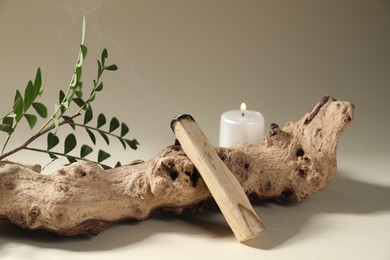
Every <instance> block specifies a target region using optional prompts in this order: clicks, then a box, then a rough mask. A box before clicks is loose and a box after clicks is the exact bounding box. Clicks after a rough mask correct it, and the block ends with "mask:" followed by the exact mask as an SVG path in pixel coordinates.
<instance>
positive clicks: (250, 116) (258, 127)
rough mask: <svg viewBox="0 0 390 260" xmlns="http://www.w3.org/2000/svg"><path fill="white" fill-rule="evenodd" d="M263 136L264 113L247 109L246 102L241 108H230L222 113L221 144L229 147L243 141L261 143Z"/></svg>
mask: <svg viewBox="0 0 390 260" xmlns="http://www.w3.org/2000/svg"><path fill="white" fill-rule="evenodd" d="M263 138H264V117H263V115H262V114H261V113H260V112H257V111H251V110H246V105H245V103H242V104H241V108H240V110H238V109H237V110H230V111H227V112H225V113H223V114H222V115H221V123H220V132H219V146H221V147H229V146H231V145H234V144H236V143H241V142H243V143H250V144H260V143H261V142H262V141H263Z"/></svg>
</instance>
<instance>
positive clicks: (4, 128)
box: [0, 124, 14, 135]
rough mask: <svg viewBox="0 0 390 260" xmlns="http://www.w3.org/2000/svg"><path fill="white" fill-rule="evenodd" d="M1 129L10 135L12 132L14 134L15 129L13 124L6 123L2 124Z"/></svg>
mask: <svg viewBox="0 0 390 260" xmlns="http://www.w3.org/2000/svg"><path fill="white" fill-rule="evenodd" d="M0 131H2V132H6V133H7V134H9V135H10V134H12V132H13V131H14V129H13V128H12V126H9V125H6V124H0Z"/></svg>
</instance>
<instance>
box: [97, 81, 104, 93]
mask: <svg viewBox="0 0 390 260" xmlns="http://www.w3.org/2000/svg"><path fill="white" fill-rule="evenodd" d="M102 90H103V82H100V84H99V85H98V86H97V87H96V88H95V91H96V92H99V91H102Z"/></svg>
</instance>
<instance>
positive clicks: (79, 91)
mask: <svg viewBox="0 0 390 260" xmlns="http://www.w3.org/2000/svg"><path fill="white" fill-rule="evenodd" d="M81 85H82V84H81V82H80V84H79V86H81ZM74 93H75V95H76V97H78V98H80V99H81V98H82V97H83V92H82V91H81V90H76V91H75V92H74Z"/></svg>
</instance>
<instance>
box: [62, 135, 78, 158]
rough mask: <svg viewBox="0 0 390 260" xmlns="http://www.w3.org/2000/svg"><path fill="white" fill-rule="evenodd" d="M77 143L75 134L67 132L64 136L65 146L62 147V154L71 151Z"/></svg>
mask: <svg viewBox="0 0 390 260" xmlns="http://www.w3.org/2000/svg"><path fill="white" fill-rule="evenodd" d="M76 145H77V141H76V136H75V135H74V134H69V135H68V136H67V137H66V138H65V148H64V154H67V153H69V152H70V151H72V150H73V149H74V148H75V147H76Z"/></svg>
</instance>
